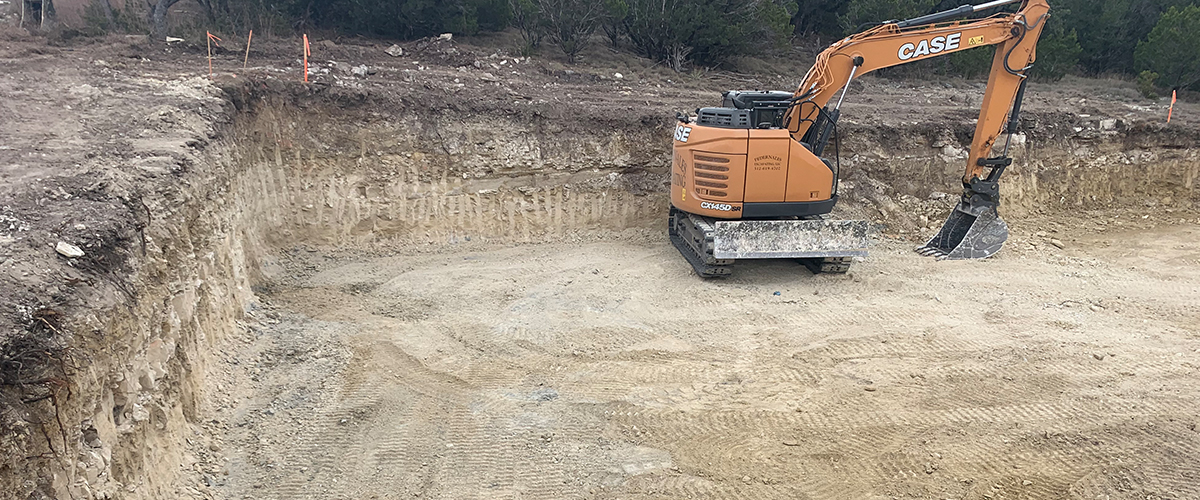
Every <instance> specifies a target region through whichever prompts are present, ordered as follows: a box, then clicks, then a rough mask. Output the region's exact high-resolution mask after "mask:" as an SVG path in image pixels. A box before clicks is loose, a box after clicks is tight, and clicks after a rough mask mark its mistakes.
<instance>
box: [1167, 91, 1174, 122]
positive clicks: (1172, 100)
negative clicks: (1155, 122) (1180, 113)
mask: <svg viewBox="0 0 1200 500" xmlns="http://www.w3.org/2000/svg"><path fill="white" fill-rule="evenodd" d="M1172 111H1175V91H1174V90H1172V91H1171V107H1169V108H1167V123H1171V112H1172Z"/></svg>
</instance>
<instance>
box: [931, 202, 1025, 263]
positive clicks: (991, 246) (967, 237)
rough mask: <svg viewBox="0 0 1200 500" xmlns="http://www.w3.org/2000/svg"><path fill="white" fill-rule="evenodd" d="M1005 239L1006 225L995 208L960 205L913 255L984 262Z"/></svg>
mask: <svg viewBox="0 0 1200 500" xmlns="http://www.w3.org/2000/svg"><path fill="white" fill-rule="evenodd" d="M1007 239H1008V224H1005V223H1004V220H1002V219H1001V218H1000V214H999V213H998V212H997V211H996V207H995V206H980V207H971V206H969V205H967V204H966V203H963V202H961V201H960V202H959V203H958V206H956V207H954V210H951V211H950V217H948V218H946V223H945V224H942V229H941V230H940V231H938V233H937V234H936V235H934V237H933V238H931V239H930V240H929V242H927V243H925V245H924V246H921V247H918V248H917V252H919V253H921V254H922V255H927V256H932V257H937V258H938V259H948V260H960V259H984V258H987V257H991V256H992V255H993V254H995V253H996V252H999V251H1000V247H1001V246H1003V245H1004V241H1005V240H1007Z"/></svg>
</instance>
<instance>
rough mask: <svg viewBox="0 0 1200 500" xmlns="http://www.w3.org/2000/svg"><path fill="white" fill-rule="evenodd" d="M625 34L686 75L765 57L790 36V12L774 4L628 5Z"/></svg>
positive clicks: (702, 0)
mask: <svg viewBox="0 0 1200 500" xmlns="http://www.w3.org/2000/svg"><path fill="white" fill-rule="evenodd" d="M627 2H628V4H629V12H628V15H626V17H625V25H624V26H625V33H626V35H628V36H629V40H630V42H632V43H633V46H634V48H635V49H636V50H637V51H638V52H639V53H641V54H642V55H643V56H646V57H648V58H651V59H654V60H656V61H665V62H667V63H668V65H670V66H671V67H672V68H674V69H675V70H676V71H682V70H683V68H684V66H685V65H686V64H687V63H688V62H691V61H694V62H696V63H699V64H703V65H718V64H721V63H724V62H725V61H727V60H728V58H729V57H732V56H735V55H744V54H763V53H766V52H770V51H772V50H774V49H775V48H777V47H780V46H781V45H782V43H783V41H784V39H785V36H786V35H787V34H788V32H790V30H791V27H790V25H789V24H788V23H789V21H790V16H789V15H788V13H787V10H785V9H784V7H783V6H782V5H780V4H778V3H775V2H773V1H770V0H627Z"/></svg>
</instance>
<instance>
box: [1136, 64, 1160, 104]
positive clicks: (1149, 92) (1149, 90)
mask: <svg viewBox="0 0 1200 500" xmlns="http://www.w3.org/2000/svg"><path fill="white" fill-rule="evenodd" d="M1156 80H1158V73H1155V72H1153V71H1150V70H1146V71H1143V72H1141V73H1140V74H1138V77H1137V88H1138V92H1141V93H1142V97H1145V98H1147V99H1158V90H1157V89H1156V88H1155V87H1154V82H1155V81H1156Z"/></svg>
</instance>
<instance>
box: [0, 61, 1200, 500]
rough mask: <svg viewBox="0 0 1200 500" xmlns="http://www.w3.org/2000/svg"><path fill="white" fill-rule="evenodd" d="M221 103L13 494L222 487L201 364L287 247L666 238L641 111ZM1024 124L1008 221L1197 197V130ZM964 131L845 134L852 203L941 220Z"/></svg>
mask: <svg viewBox="0 0 1200 500" xmlns="http://www.w3.org/2000/svg"><path fill="white" fill-rule="evenodd" d="M222 98H223V99H227V101H231V102H232V104H234V106H226V108H225V110H224V111H223V112H222V113H223V114H220V115H217V116H216V117H209V118H210V119H211V120H213V121H214V122H218V123H219V122H222V121H224V120H226V119H230V118H231V122H230V123H227V124H222V125H220V126H219V127H218V131H219V133H218V134H217V135H216V137H215V139H214V140H213V141H211V142H207V146H204V147H203V148H199V149H197V148H195V147H193V151H194V152H193V153H190V154H193V155H194V158H193V159H192V160H191V163H190V165H191V166H190V167H189V168H187V169H184V170H182V171H179V172H177V173H175V174H173V175H176V176H177V177H176V179H175V180H174V181H172V183H171V184H172V186H173V187H172V189H168V190H158V191H153V192H149V193H146V194H144V195H143V196H141V197H140V198H139V202H140V206H142V207H144V213H145V221H144V225H143V227H140V228H138V229H137V230H132V231H131V233H130V234H129V237H128V238H127V239H126V240H125V241H124V243H122V245H123V246H122V247H121V248H120V249H119V251H120V252H124V253H125V254H126V256H127V264H126V267H125V269H127V270H128V274H125V273H111V274H110V275H109V276H108V279H111V280H112V286H110V287H108V288H106V290H109V291H110V293H112V294H117V295H120V296H119V297H116V298H114V299H113V300H111V301H110V302H109V303H108V304H106V305H104V306H103V307H94V308H92V307H80V308H77V309H75V310H72V311H65V312H64V314H65V319H64V320H63V322H62V323H61V325H60V326H61V327H62V328H64V329H66V330H69V331H71V332H75V333H74V334H73V336H71V337H69V339H68V342H69V346H68V349H69V350H70V352H73V353H75V354H74V355H73V356H72V358H73V360H74V363H75V364H76V365H77V366H78V368H77V369H73V370H68V371H67V373H68V374H69V377H68V379H67V380H65V381H64V384H65V386H69V387H70V391H71V397H70V398H60V400H59V401H57V405H56V407H57V411H56V412H55V411H53V408H52V407H50V406H46V405H45V402H43V403H35V404H33V406H28V407H25V408H24V410H23V411H25V413H23V414H19V415H18V414H15V413H14V414H9V415H7V416H6V419H7V420H6V425H7V426H8V427H9V428H12V429H15V430H14V431H13V433H11V434H9V435H10V436H12V437H13V439H10V440H6V441H7V442H6V449H7V450H19V452H20V455H10V458H9V459H8V460H7V461H6V463H5V467H4V468H3V469H0V486H2V487H3V488H2V490H3V491H6V492H11V493H10V495H11V497H14V498H29V497H37V496H38V494H39V493H40V494H44V495H47V496H53V497H58V498H92V497H94V498H104V497H106V496H107V497H109V498H175V497H180V496H197V497H203V496H206V495H208V493H207V492H205V491H200V490H199V489H198V488H196V487H193V486H191V485H190V483H186V482H184V481H181V480H180V474H181V473H183V474H187V473H190V471H200V472H209V471H204V470H201V469H202V468H203V467H204V466H203V465H201V464H202V463H204V460H202V458H204V456H205V455H210V454H214V453H216V451H217V450H214V449H209V448H208V447H206V446H205V445H204V444H203V440H202V439H200V438H199V437H197V436H201V435H203V434H204V432H205V429H206V425H207V424H206V420H205V418H204V417H205V415H204V414H203V411H202V410H201V408H202V407H203V402H204V401H206V400H208V399H210V398H213V397H215V396H217V395H219V394H220V392H221V391H222V388H221V387H219V386H216V385H214V384H211V383H209V382H208V381H207V379H206V366H208V365H209V363H211V362H213V356H214V354H213V352H214V351H213V350H212V348H213V346H215V345H218V344H221V343H223V342H231V341H236V339H237V338H238V337H239V336H242V335H247V334H248V333H247V331H246V330H245V329H243V328H241V327H239V324H238V322H239V319H241V318H243V317H244V315H247V314H250V315H253V314H255V313H254V310H255V309H254V303H255V295H254V293H253V292H252V289H253V288H252V287H255V286H266V285H270V283H271V281H272V280H271V277H272V276H273V275H274V274H275V273H277V272H279V271H278V270H277V266H274V264H273V258H272V255H274V254H276V253H277V252H278V251H280V250H281V249H284V248H291V247H295V246H331V247H332V246H336V247H344V248H345V247H348V248H354V249H360V250H364V251H387V249H388V248H389V247H399V246H404V247H407V248H409V249H411V248H412V247H413V246H423V247H428V248H431V249H439V248H443V247H445V246H446V245H466V244H485V243H503V244H513V243H524V242H543V241H555V240H559V241H561V240H572V239H582V238H589V239H597V238H609V237H613V235H614V234H617V235H619V234H620V233H621V232H622V231H643V230H650V231H658V230H659V228H660V227H661V221H662V219H663V218H664V215H665V210H666V196H665V180H666V171H667V167H668V164H667V160H668V158H669V152H668V148H669V142H667V140H666V138H667V137H669V134H668V131H669V127H670V126H672V125H671V123H669V122H668V121H667V120H664V119H661V118H660V117H659V116H657V115H656V114H651V113H649V112H648V113H646V114H645V115H642V116H637V115H634V116H626V117H625V118H615V117H611V116H608V115H605V114H603V111H596V110H592V111H589V110H588V109H581V110H575V109H569V110H554V109H552V108H550V107H543V108H540V109H535V110H532V111H526V112H521V113H507V112H500V111H498V110H496V109H489V108H480V109H473V108H470V107H469V106H465V107H464V106H463V105H458V104H445V105H439V104H434V103H424V102H417V101H413V100H407V101H405V100H393V99H392V98H391V97H390V96H373V95H367V94H355V93H344V94H339V93H336V92H332V91H327V92H324V93H322V92H316V93H313V92H312V91H311V90H309V89H308V88H306V87H302V86H299V85H285V84H280V83H277V82H272V81H264V82H242V83H238V84H229V85H226V86H225V87H224V97H222ZM589 113H590V114H589ZM1031 115H1032V116H1033V118H1034V119H1035V120H1036V124H1037V125H1038V126H1037V127H1035V128H1033V129H1032V131H1031V132H1030V133H1029V135H1028V136H1027V138H1026V140H1025V141H1024V144H1019V145H1018V146H1017V147H1016V149H1014V156H1015V157H1016V158H1018V163H1017V164H1016V165H1015V166H1014V167H1013V168H1012V169H1011V170H1010V175H1009V176H1008V177H1007V181H1006V182H1005V184H1004V188H1003V189H1004V190H1005V191H1004V193H1005V200H1006V203H1007V205H1006V206H1007V207H1008V208H1007V210H1009V211H1010V212H1008V213H1010V214H1016V215H1017V221H1016V222H1015V224H1020V222H1019V217H1020V215H1021V214H1028V213H1031V212H1041V213H1046V212H1049V211H1053V210H1058V209H1060V208H1071V209H1073V208H1076V207H1082V208H1098V207H1114V206H1116V207H1121V206H1129V207H1133V206H1140V207H1144V206H1145V205H1147V204H1153V205H1167V206H1173V207H1181V208H1188V207H1194V205H1195V203H1196V202H1197V200H1198V197H1197V193H1196V189H1195V184H1196V183H1195V180H1196V178H1197V175H1198V166H1197V165H1198V162H1197V150H1196V148H1195V147H1194V145H1195V137H1192V136H1188V135H1178V134H1177V135H1170V134H1167V133H1165V132H1163V131H1162V129H1161V128H1160V127H1157V126H1151V125H1146V124H1141V123H1134V124H1126V123H1124V122H1121V121H1119V120H1115V119H1114V121H1112V122H1108V121H1101V120H1099V119H1097V120H1093V121H1090V122H1089V121H1083V122H1080V121H1079V120H1078V119H1077V118H1071V117H1068V116H1067V115H1053V114H1037V113H1033V114H1031ZM969 133H970V124H969V120H968V119H966V118H965V117H964V119H963V120H962V121H961V122H957V123H949V122H940V123H931V124H919V125H914V126H913V127H911V128H907V127H906V128H888V127H876V126H867V125H861V124H860V125H847V126H845V127H843V130H842V134H843V144H842V153H843V163H842V166H843V177H845V178H846V179H847V180H848V182H847V183H846V185H845V191H844V193H845V194H846V195H847V196H846V198H847V204H846V205H847V206H846V210H847V211H848V212H849V213H851V214H855V215H861V216H866V217H872V218H875V219H877V220H879V221H881V222H884V223H886V224H889V225H892V226H895V227H900V228H902V229H903V228H913V229H915V230H920V229H922V228H928V226H931V225H932V226H936V221H934V222H929V221H928V217H927V218H926V220H925V221H918V220H917V219H916V217H915V216H914V215H913V214H912V213H909V212H910V211H908V210H906V208H911V207H912V204H909V205H905V202H904V200H905V199H910V198H911V199H918V200H921V203H924V204H923V205H920V207H918V208H922V209H923V210H931V208H930V207H941V209H940V210H942V212H941V214H943V215H944V213H945V210H948V209H949V208H950V206H951V204H952V200H950V199H936V200H933V201H929V200H927V198H928V197H929V195H930V193H931V192H953V190H954V185H955V179H956V178H957V175H958V172H959V169H960V165H961V162H962V161H963V158H965V155H964V154H963V153H962V152H961V149H962V147H963V145H964V144H966V143H967V142H968V141H969ZM926 202H928V203H926ZM140 215H141V214H139V216H140ZM1010 222H1012V221H1010ZM39 404H40V405H41V406H38V405H39ZM31 422H41V423H40V424H34V423H31ZM59 422H61V428H60V425H59ZM51 447H53V449H51Z"/></svg>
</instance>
